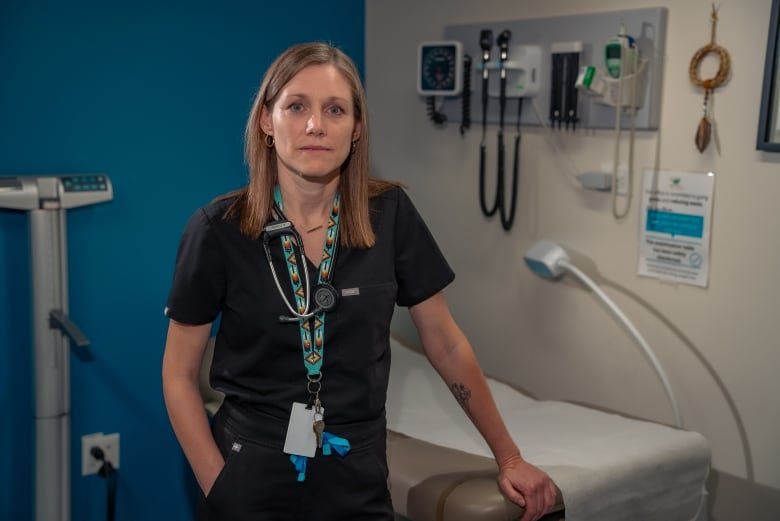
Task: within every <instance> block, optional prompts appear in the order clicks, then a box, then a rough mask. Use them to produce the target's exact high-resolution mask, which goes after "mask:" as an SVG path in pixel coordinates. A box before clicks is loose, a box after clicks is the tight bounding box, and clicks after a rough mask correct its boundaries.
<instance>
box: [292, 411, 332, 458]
mask: <svg viewBox="0 0 780 521" xmlns="http://www.w3.org/2000/svg"><path fill="white" fill-rule="evenodd" d="M324 411H325V409H324V408H323V409H322V412H324ZM316 452H317V436H316V435H315V434H314V407H311V408H308V409H307V408H306V404H305V403H299V402H293V404H292V411H290V423H289V424H288V425H287V437H286V438H285V440H284V453H285V454H296V455H298V456H306V457H308V458H313V457H314V454H315V453H316Z"/></svg>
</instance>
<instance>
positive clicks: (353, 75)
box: [226, 42, 398, 248]
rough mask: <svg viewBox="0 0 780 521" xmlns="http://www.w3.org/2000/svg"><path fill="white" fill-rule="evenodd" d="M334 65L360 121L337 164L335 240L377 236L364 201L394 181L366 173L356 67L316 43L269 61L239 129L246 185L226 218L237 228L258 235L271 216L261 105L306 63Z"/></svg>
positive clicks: (272, 170)
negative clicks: (234, 221)
mask: <svg viewBox="0 0 780 521" xmlns="http://www.w3.org/2000/svg"><path fill="white" fill-rule="evenodd" d="M325 64H331V65H334V66H335V67H336V68H337V69H338V70H339V71H340V72H341V74H342V75H343V76H344V78H345V79H346V80H347V83H348V84H349V86H350V90H351V94H352V104H353V111H354V114H355V123H359V124H360V129H361V130H360V138H359V139H358V140H357V141H356V142H355V143H354V149H353V151H352V152H351V154H350V155H349V156H348V157H347V159H346V160H345V161H344V164H343V165H342V166H341V178H340V180H339V191H340V193H341V221H340V231H339V235H340V241H339V242H340V243H341V244H342V245H343V246H348V247H354V248H368V247H371V246H373V245H374V242H375V240H376V238H375V236H374V230H373V229H372V228H371V220H370V217H369V199H370V198H371V197H374V196H375V195H378V194H380V193H382V192H384V191H386V190H388V189H389V188H391V187H393V186H398V185H397V183H393V182H389V181H383V180H380V179H376V178H371V177H370V176H369V175H368V168H369V167H368V159H369V158H368V150H369V149H368V143H369V131H368V114H367V104H366V95H365V91H364V90H363V85H362V84H361V82H360V76H359V75H358V72H357V68H356V67H355V64H354V63H353V62H352V60H351V59H350V58H349V57H348V56H347V55H346V54H344V53H343V52H342V51H340V50H339V49H337V48H335V47H333V46H332V45H329V44H327V43H321V42H311V43H302V44H298V45H294V46H293V47H290V48H289V49H287V50H286V51H284V52H283V53H282V54H280V55H279V57H277V58H276V60H274V62H273V63H272V64H271V66H270V67H269V68H268V70H267V71H266V73H265V76H264V77H263V81H262V83H261V84H260V89H259V90H258V92H257V96H256V97H255V101H254V104H253V106H252V111H251V113H250V114H249V120H248V121H247V125H246V131H245V133H244V156H245V160H246V162H247V166H248V167H249V184H248V185H247V186H246V187H244V188H242V189H240V190H238V191H237V192H233V193H232V194H228V196H237V198H236V200H235V202H234V203H233V204H232V205H231V207H230V208H229V209H228V212H227V214H226V215H227V216H238V217H239V220H240V227H241V232H242V233H243V234H244V235H247V236H249V237H252V238H257V237H259V236H260V234H261V233H262V231H263V226H264V225H265V224H266V222H267V221H268V220H269V218H270V217H271V209H272V207H273V193H274V187H275V186H276V184H277V182H278V171H277V164H276V150H275V148H269V147H268V146H266V141H265V140H266V133H265V132H264V131H263V128H262V126H261V124H260V123H261V121H260V117H261V114H262V112H263V108H265V109H266V110H271V109H272V107H273V104H274V102H275V101H276V98H277V96H278V95H279V92H281V90H282V89H283V88H284V86H285V85H286V84H287V83H288V82H289V81H290V80H291V79H292V78H293V77H294V76H295V75H296V74H298V73H299V72H300V71H302V70H303V69H305V68H306V67H309V66H311V65H325Z"/></svg>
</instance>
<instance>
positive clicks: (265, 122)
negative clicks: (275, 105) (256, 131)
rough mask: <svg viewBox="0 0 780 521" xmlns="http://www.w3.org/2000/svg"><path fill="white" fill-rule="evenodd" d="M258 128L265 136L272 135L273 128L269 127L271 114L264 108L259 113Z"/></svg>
mask: <svg viewBox="0 0 780 521" xmlns="http://www.w3.org/2000/svg"><path fill="white" fill-rule="evenodd" d="M260 128H261V129H262V130H263V132H265V133H266V135H269V136H273V135H274V127H273V125H271V114H270V113H269V112H268V109H267V108H265V107H263V109H262V110H261V111H260Z"/></svg>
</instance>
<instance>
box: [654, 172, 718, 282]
mask: <svg viewBox="0 0 780 521" xmlns="http://www.w3.org/2000/svg"><path fill="white" fill-rule="evenodd" d="M714 187H715V174H714V173H712V172H707V173H693V172H679V171H673V170H659V171H655V170H650V169H648V170H645V174H644V183H643V185H642V228H641V231H640V240H639V274H640V275H644V276H647V277H655V278H658V279H662V280H666V281H670V282H679V283H683V284H691V285H693V286H701V287H703V288H706V287H707V284H708V283H709V266H710V231H711V230H710V223H711V219H712V195H713V191H714Z"/></svg>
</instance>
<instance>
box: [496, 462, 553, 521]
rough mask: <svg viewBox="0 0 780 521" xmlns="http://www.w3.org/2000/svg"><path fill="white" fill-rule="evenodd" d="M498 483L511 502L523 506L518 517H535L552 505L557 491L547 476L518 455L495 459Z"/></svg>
mask: <svg viewBox="0 0 780 521" xmlns="http://www.w3.org/2000/svg"><path fill="white" fill-rule="evenodd" d="M498 486H499V488H500V489H501V492H502V493H503V494H504V495H505V496H506V497H507V498H508V499H509V500H510V501H512V502H513V503H516V504H517V505H518V506H520V507H522V508H523V509H525V514H524V515H523V517H522V518H521V519H520V521H535V520H536V519H539V518H540V517H542V516H543V515H544V514H546V513H547V512H549V511H550V510H551V509H552V508H553V506H555V500H556V498H557V495H558V492H557V488H556V486H555V483H553V481H552V479H550V476H548V475H547V474H546V473H545V472H544V471H543V470H541V469H539V468H538V467H535V466H534V465H531V464H530V463H528V462H527V461H525V460H523V458H521V457H520V456H519V455H518V456H515V457H513V458H511V459H509V460H507V461H502V462H500V463H499V473H498Z"/></svg>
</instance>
